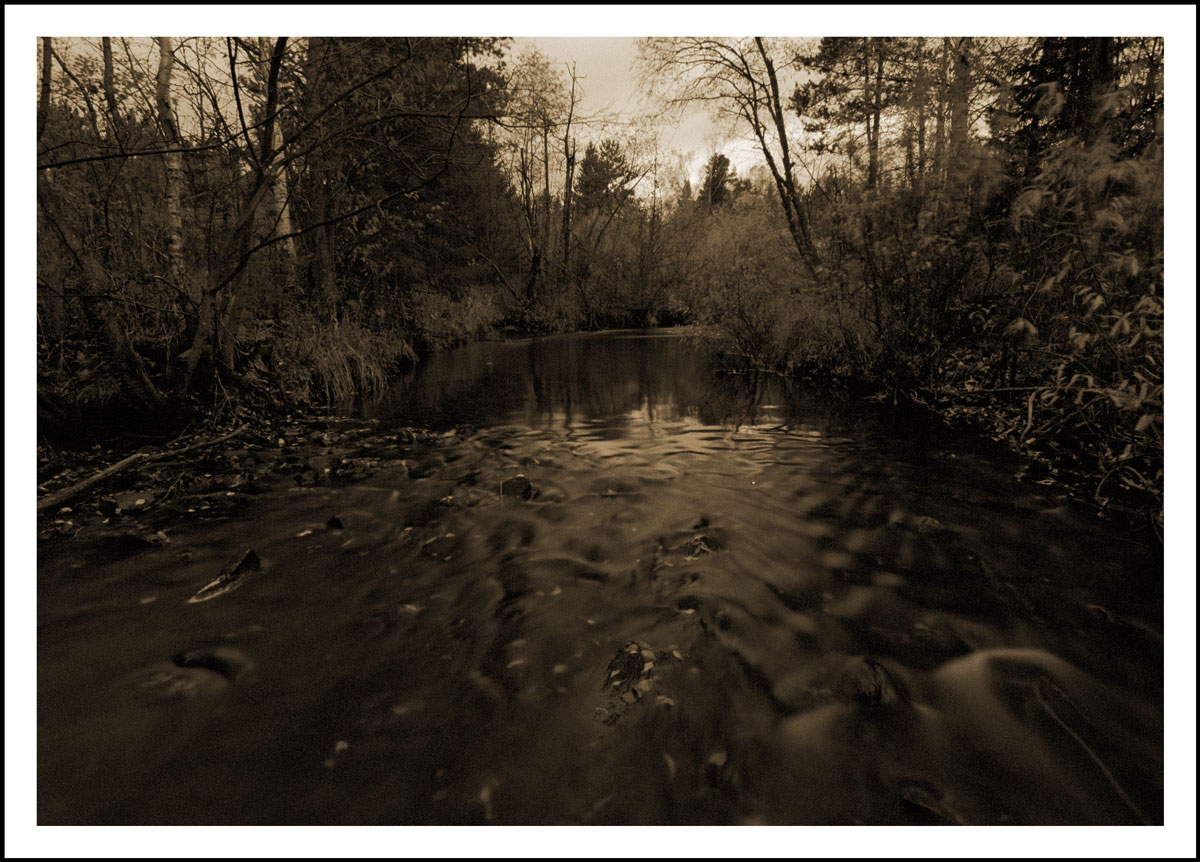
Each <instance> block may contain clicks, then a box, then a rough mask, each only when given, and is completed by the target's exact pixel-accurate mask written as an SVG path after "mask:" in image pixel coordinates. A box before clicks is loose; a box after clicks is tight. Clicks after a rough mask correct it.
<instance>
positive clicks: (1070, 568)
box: [38, 333, 1163, 824]
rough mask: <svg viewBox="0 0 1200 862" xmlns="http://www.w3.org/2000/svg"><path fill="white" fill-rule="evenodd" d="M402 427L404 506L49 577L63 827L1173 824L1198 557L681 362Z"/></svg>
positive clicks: (48, 751) (594, 359) (44, 668)
mask: <svg viewBox="0 0 1200 862" xmlns="http://www.w3.org/2000/svg"><path fill="white" fill-rule="evenodd" d="M368 412H369V414H370V418H373V419H374V420H376V421H375V423H374V424H372V425H370V426H369V429H370V430H369V431H364V432H363V434H364V439H368V438H369V440H370V441H371V442H372V445H374V446H375V447H376V448H377V450H378V451H379V452H380V453H382V461H381V465H382V466H381V469H380V470H379V471H378V472H377V473H375V474H374V475H373V476H371V477H370V478H369V479H368V480H365V481H360V482H353V483H350V484H346V485H343V486H340V487H330V486H320V485H318V486H315V487H306V486H299V485H297V486H296V487H292V488H288V489H283V490H270V491H267V492H265V493H263V494H261V495H259V496H257V497H255V498H254V501H253V504H252V505H250V506H245V507H243V508H242V509H240V510H238V511H237V512H235V513H233V514H232V515H231V516H230V517H228V518H223V519H217V520H210V521H198V520H197V521H194V522H188V523H181V524H179V525H178V527H177V528H176V529H175V530H172V531H170V533H171V542H170V543H169V544H167V545H164V546H162V547H154V548H149V549H146V550H142V551H140V552H138V553H135V554H133V555H130V556H123V557H121V558H119V559H109V558H108V557H106V556H104V555H101V554H91V553H89V548H88V546H87V542H86V539H85V538H84V537H80V539H79V540H77V541H76V542H75V543H60V544H56V545H53V546H50V547H47V548H46V549H45V550H44V551H43V552H42V553H41V554H40V558H39V572H38V578H39V594H38V665H39V674H38V725H39V728H38V729H39V733H38V758H39V776H38V779H39V780H38V794H39V820H40V822H41V823H43V824H49V823H72V824H95V823H114V824H152V823H174V824H191V823H204V824H425V823H429V824H435V823H436V824H486V823H493V824H741V823H746V824H751V823H765V824H1135V823H1161V822H1162V816H1163V815H1162V811H1163V799H1162V774H1163V749H1162V724H1163V715H1162V690H1163V674H1162V666H1163V646H1162V636H1161V629H1162V618H1161V613H1162V607H1161V572H1162V558H1161V552H1160V551H1158V550H1156V549H1152V548H1147V547H1144V546H1141V545H1137V544H1134V543H1131V542H1127V541H1123V540H1121V539H1119V538H1118V537H1116V536H1114V535H1112V530H1111V528H1106V527H1105V525H1103V524H1102V523H1098V522H1096V521H1095V518H1094V517H1091V516H1089V515H1088V514H1087V513H1086V512H1083V511H1077V510H1075V509H1074V508H1072V507H1071V506H1070V505H1069V504H1068V503H1067V502H1066V501H1065V500H1064V499H1063V498H1061V497H1057V496H1055V495H1054V494H1053V492H1052V491H1051V490H1049V489H1044V488H1041V487H1039V486H1036V485H1029V484H1021V483H1018V482H1017V481H1016V480H1015V479H1014V478H1013V475H1012V474H1013V472H1014V466H1013V465H1012V464H1011V463H1008V462H1007V461H1005V460H1004V459H1002V458H999V457H998V456H996V455H994V454H988V453H984V452H981V451H980V450H979V449H978V447H976V446H975V445H974V444H973V443H972V442H971V441H969V440H964V439H958V438H954V437H951V436H948V435H945V434H939V435H935V434H933V433H932V432H930V431H929V429H920V430H914V429H912V428H911V427H904V426H900V425H897V424H895V423H894V422H891V421H889V419H888V417H887V415H886V414H885V413H882V412H880V411H879V410H877V409H874V408H867V407H865V406H863V405H862V404H856V403H853V402H848V401H846V400H845V399H829V398H826V397H823V396H821V395H820V394H819V393H812V392H804V391H803V390H801V389H800V388H799V387H797V386H795V385H785V384H784V383H783V382H782V381H779V380H777V379H772V378H766V377H762V378H753V377H751V376H749V375H717V374H715V373H714V372H713V371H712V370H711V368H710V367H709V365H708V361H707V359H706V358H705V355H704V353H703V351H702V350H700V349H699V347H698V346H696V345H694V344H692V343H691V342H690V341H689V340H687V339H685V338H681V337H677V336H673V335H669V334H663V333H649V334H647V333H610V334H602V335H597V336H568V337H562V338H557V339H545V340H542V341H531V342H517V343H510V344H499V343H491V344H478V345H473V346H471V347H469V348H466V349H464V350H461V351H456V352H453V353H450V354H447V355H445V356H439V357H435V359H434V360H433V361H432V362H431V363H429V365H428V367H426V368H425V369H423V371H422V372H421V374H420V375H418V376H417V377H416V378H415V379H413V380H410V381H404V382H403V384H402V385H400V386H398V388H397V391H396V392H395V393H393V394H392V396H391V397H389V398H388V399H386V400H385V401H383V402H381V403H380V404H377V405H373V406H372V408H371V410H370V411H368ZM401 424H403V425H424V426H426V427H429V428H431V429H433V430H434V431H436V432H437V436H436V437H433V438H431V439H428V440H422V441H417V442H408V441H406V439H405V438H403V437H402V436H397V435H395V434H391V433H390V432H389V430H388V429H389V428H392V427H397V426H399V425H401ZM381 441H382V442H381ZM249 549H253V551H254V552H255V559H254V560H253V563H254V565H253V566H250V565H245V564H244V563H243V564H242V565H240V566H237V567H235V566H234V565H233V564H235V563H237V559H236V558H237V557H238V556H239V555H241V554H244V552H245V551H246V550H249ZM231 558H233V559H231ZM223 570H225V571H236V572H237V573H238V577H237V580H236V584H225V583H224V582H222V584H221V585H220V586H223V587H226V588H225V589H219V590H217V591H215V593H214V594H213V595H211V597H209V596H205V600H203V601H189V600H190V599H193V598H194V597H195V596H196V595H197V593H198V592H199V591H201V590H203V589H205V588H206V585H207V587H208V588H210V592H213V591H212V590H211V587H212V584H213V581H214V578H216V577H217V576H218V574H219V573H221V572H222V571H223ZM234 585H235V586H236V589H232V588H228V587H231V586H234Z"/></svg>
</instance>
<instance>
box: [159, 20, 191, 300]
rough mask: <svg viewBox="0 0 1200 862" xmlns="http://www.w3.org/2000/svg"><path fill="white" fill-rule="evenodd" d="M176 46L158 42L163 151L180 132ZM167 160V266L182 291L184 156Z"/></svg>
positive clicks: (168, 156) (166, 38)
mask: <svg viewBox="0 0 1200 862" xmlns="http://www.w3.org/2000/svg"><path fill="white" fill-rule="evenodd" d="M174 50H175V49H174V45H173V43H172V41H171V37H170V36H160V37H159V39H158V88H157V91H156V93H155V95H156V100H157V102H158V123H159V128H160V129H161V139H162V141H163V144H164V149H176V150H177V149H178V147H179V131H178V129H177V128H176V126H175V116H174V114H173V112H172V110H171V71H172V68H173V67H174V64H175V54H174ZM163 158H164V159H165V161H166V180H167V184H166V210H167V264H168V267H169V271H170V275H171V280H172V281H173V282H174V283H175V284H176V286H178V287H179V288H180V289H181V290H186V288H185V287H184V285H185V283H186V279H185V271H184V262H183V215H182V210H181V207H180V196H181V194H182V189H183V156H182V154H181V153H179V152H172V153H167V154H166V155H165V156H164V157H163Z"/></svg>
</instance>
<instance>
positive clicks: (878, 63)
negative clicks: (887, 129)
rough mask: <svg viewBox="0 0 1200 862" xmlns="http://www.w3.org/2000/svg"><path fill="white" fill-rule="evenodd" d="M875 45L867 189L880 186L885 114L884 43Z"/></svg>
mask: <svg viewBox="0 0 1200 862" xmlns="http://www.w3.org/2000/svg"><path fill="white" fill-rule="evenodd" d="M872 42H873V43H874V45H875V92H874V93H873V94H872V97H871V101H870V102H869V104H870V105H871V120H870V122H871V133H870V134H869V135H868V136H867V147H868V149H869V152H868V154H867V159H868V163H867V165H868V166H867V187H868V188H872V189H873V188H876V187H877V186H878V185H879V118H880V114H882V113H883V42H882V41H881V40H879V39H874V40H872Z"/></svg>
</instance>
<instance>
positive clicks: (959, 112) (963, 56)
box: [950, 37, 971, 163]
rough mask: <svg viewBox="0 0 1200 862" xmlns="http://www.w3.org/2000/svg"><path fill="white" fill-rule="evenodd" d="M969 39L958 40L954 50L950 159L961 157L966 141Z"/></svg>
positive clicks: (951, 86) (969, 80)
mask: <svg viewBox="0 0 1200 862" xmlns="http://www.w3.org/2000/svg"><path fill="white" fill-rule="evenodd" d="M970 48H971V39H970V38H969V37H964V38H962V39H960V40H959V41H958V46H957V48H956V49H955V51H954V77H953V78H952V79H951V83H950V160H951V162H952V163H953V162H957V161H958V160H959V159H961V158H962V155H963V148H964V146H965V145H966V142H967V126H968V124H969V122H970V116H969V113H968V110H967V108H968V99H969V97H970V93H971V65H970V57H969V51H970Z"/></svg>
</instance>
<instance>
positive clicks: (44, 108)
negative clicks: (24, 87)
mask: <svg viewBox="0 0 1200 862" xmlns="http://www.w3.org/2000/svg"><path fill="white" fill-rule="evenodd" d="M53 60H54V40H53V39H52V38H50V37H49V36H44V37H43V38H42V93H41V96H40V97H39V98H38V113H37V139H38V140H39V141H40V140H41V139H42V135H43V134H45V132H46V119H47V118H48V117H49V116H50V82H51V80H52V77H53V72H52V65H51V64H52V62H53Z"/></svg>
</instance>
